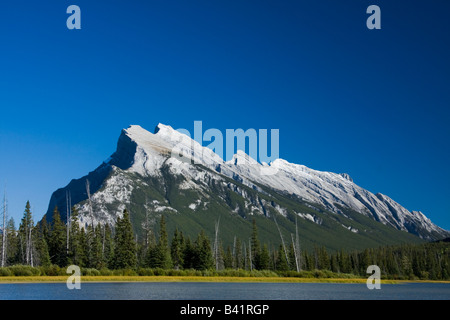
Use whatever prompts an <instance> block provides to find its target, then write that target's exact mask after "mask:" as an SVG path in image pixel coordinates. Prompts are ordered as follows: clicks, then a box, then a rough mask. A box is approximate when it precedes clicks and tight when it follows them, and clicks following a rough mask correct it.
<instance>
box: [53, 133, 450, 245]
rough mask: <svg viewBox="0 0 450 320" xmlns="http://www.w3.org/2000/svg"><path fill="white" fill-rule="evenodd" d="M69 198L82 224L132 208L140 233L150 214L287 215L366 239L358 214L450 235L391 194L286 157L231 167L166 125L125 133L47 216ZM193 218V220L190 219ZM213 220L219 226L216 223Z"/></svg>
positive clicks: (236, 159)
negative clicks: (151, 129) (89, 198)
mask: <svg viewBox="0 0 450 320" xmlns="http://www.w3.org/2000/svg"><path fill="white" fill-rule="evenodd" d="M180 154H182V155H184V156H180ZM86 180H89V183H90V189H91V194H92V201H93V203H94V204H93V205H92V206H93V210H92V211H93V212H94V213H95V217H90V216H89V215H90V214H89V212H90V211H89V202H88V201H86V200H87V193H86V191H85V190H84V191H83V188H84V189H85V184H86ZM143 190H144V191H143ZM69 192H70V194H71V197H72V200H73V204H75V205H76V206H77V207H78V209H79V211H80V217H81V221H82V223H109V224H113V223H114V221H115V218H116V217H117V216H120V215H121V212H122V211H123V209H124V208H125V207H130V206H131V207H133V208H134V211H136V213H135V216H134V219H135V223H134V225H135V229H136V231H139V228H140V224H142V219H143V216H144V215H146V214H148V212H150V215H151V216H152V217H153V218H155V217H156V216H157V215H158V214H168V215H173V217H172V218H173V225H175V224H176V221H178V222H180V221H184V223H185V224H187V225H193V228H194V225H195V224H197V225H205V223H206V221H197V217H195V216H191V215H192V214H193V213H198V212H206V213H210V216H205V220H213V218H217V217H216V214H217V212H220V214H222V215H226V214H229V215H237V216H240V217H241V218H242V219H244V220H245V219H247V220H248V218H249V217H265V218H266V220H269V221H271V219H272V217H273V216H274V215H280V216H282V217H284V218H285V219H286V220H288V221H290V222H291V224H292V222H293V221H294V220H296V218H299V219H298V220H302V223H303V225H305V223H313V224H315V225H316V226H321V225H320V223H322V224H324V223H325V222H326V223H330V224H333V225H334V224H336V223H337V222H336V221H338V220H339V221H340V220H342V219H344V220H345V224H343V223H341V225H344V228H346V229H347V230H349V231H350V232H351V233H354V234H358V233H359V235H362V234H364V233H365V232H366V231H364V226H362V225H359V224H358V223H356V221H357V220H358V219H362V218H360V217H357V216H355V214H356V213H358V214H361V215H363V216H365V217H367V218H369V219H371V220H374V221H376V222H378V223H380V224H382V225H385V226H387V227H389V228H392V229H395V230H398V231H401V232H406V233H409V234H412V235H414V236H417V237H419V238H421V239H423V240H438V239H440V238H445V237H446V236H448V235H449V234H450V233H449V232H448V231H446V230H443V229H442V228H440V227H438V226H436V225H435V224H433V223H432V222H431V221H430V220H429V219H428V218H427V217H426V216H425V215H424V214H423V213H421V212H418V211H408V210H407V209H405V208H404V207H402V206H401V205H400V204H398V203H397V202H395V201H394V200H392V199H391V198H389V197H388V196H386V195H384V194H381V193H377V194H373V193H371V192H370V191H368V190H365V189H363V188H361V187H359V186H358V185H356V184H355V183H354V182H353V179H352V178H351V177H350V176H349V175H348V174H345V173H344V174H342V173H340V174H338V173H332V172H325V171H317V170H314V169H310V168H308V167H306V166H303V165H299V164H294V163H290V162H288V161H286V160H283V159H276V160H274V161H272V162H271V163H269V164H265V163H262V164H261V163H259V162H257V161H256V160H254V159H252V158H250V157H249V156H248V155H247V154H245V153H244V152H243V151H238V152H237V153H236V154H235V155H234V156H233V157H232V159H231V160H229V161H224V160H223V159H222V158H221V157H220V156H218V155H217V154H216V153H214V152H213V151H212V150H211V149H209V148H207V147H203V146H202V145H201V144H200V143H198V142H197V141H195V140H192V139H190V138H189V137H187V136H186V135H184V134H182V133H180V132H178V131H176V130H174V129H173V128H172V127H170V126H167V125H163V124H158V125H157V126H156V128H155V130H154V133H150V132H149V131H147V130H145V129H143V128H142V127H140V126H136V125H133V126H130V127H128V128H127V129H123V130H122V132H121V135H120V137H119V140H118V143H117V149H116V151H115V152H114V153H113V154H112V155H111V157H110V158H109V159H108V160H107V161H105V162H104V163H102V164H101V165H100V166H99V167H98V168H97V169H95V170H94V171H92V172H90V173H89V174H88V175H87V176H85V177H82V178H80V179H74V180H72V181H71V182H70V183H69V184H68V185H67V186H66V187H64V188H61V189H58V190H57V191H55V192H54V193H53V195H52V197H51V200H50V203H49V208H48V212H47V217H49V219H50V220H51V214H52V211H53V208H54V206H55V205H57V206H58V207H59V208H60V211H61V212H62V216H63V217H65V214H64V213H65V207H66V194H67V193H69ZM270 199H272V200H270ZM276 199H278V200H276ZM292 199H294V200H292ZM291 201H294V202H293V203H291ZM187 202H189V203H187ZM91 203H92V202H91ZM306 208H310V210H307V209H306ZM214 210H215V211H214ZM222 212H223V213H222ZM350 212H351V213H350ZM182 215H184V216H183V217H182ZM188 216H189V217H190V218H189V219H191V221H187V220H188V219H187V217H188ZM267 218H268V219H267ZM132 219H133V217H132ZM169 220H170V219H169ZM192 220H195V221H196V222H195V223H194V222H193V221H192ZM260 221H264V222H262V223H267V221H265V220H261V219H260ZM280 221H281V220H280ZM324 221H325V222H324ZM364 221H365V224H372V223H371V222H369V220H364ZM209 222H210V223H209V224H210V225H214V221H209ZM235 223H237V222H235ZM271 224H273V222H272V221H271ZM357 224H358V225H357ZM231 225H232V224H231V223H230V230H232V229H233V228H232V226H231ZM269 225H270V224H269ZM352 225H353V226H352ZM321 227H323V225H322V226H321ZM195 228H197V227H195ZM270 228H272V229H273V226H271V227H270ZM334 228H336V226H334ZM371 228H373V229H374V230H375V229H377V227H371ZM380 228H381V227H380ZM369 229H370V228H369ZM289 230H292V225H290V224H289V223H287V224H286V227H285V228H284V229H283V231H284V232H285V234H289V232H290V231H289ZM318 230H319V231H320V229H318ZM273 232H275V236H271V235H267V237H268V238H270V239H272V240H273V241H275V239H276V238H277V237H278V238H279V236H278V235H276V233H277V231H276V229H274V231H273ZM321 232H322V231H320V233H321ZM389 232H390V231H389ZM268 233H269V232H268ZM350 236H351V237H353V236H354V235H350ZM366 237H368V238H370V235H366ZM399 237H400V238H401V237H402V236H399ZM370 239H371V238H370ZM305 240H307V239H305ZM380 241H381V240H380ZM319 242H320V241H319ZM325 242H326V241H325ZM381 242H382V241H381Z"/></svg>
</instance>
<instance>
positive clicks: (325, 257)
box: [0, 202, 450, 280]
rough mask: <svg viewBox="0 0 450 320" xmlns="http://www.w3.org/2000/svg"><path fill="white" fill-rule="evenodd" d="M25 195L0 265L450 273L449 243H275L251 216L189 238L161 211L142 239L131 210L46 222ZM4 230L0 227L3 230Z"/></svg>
mask: <svg viewBox="0 0 450 320" xmlns="http://www.w3.org/2000/svg"><path fill="white" fill-rule="evenodd" d="M30 208H31V206H30V203H29V202H27V204H26V206H25V211H24V215H23V218H22V220H21V222H20V225H19V228H18V229H16V228H15V225H14V220H13V219H10V220H9V222H8V223H7V225H6V226H5V228H3V233H5V236H4V237H3V236H2V237H1V238H0V243H1V245H0V249H1V250H2V255H1V256H0V257H1V258H2V261H1V263H2V264H1V266H12V265H29V266H44V267H45V266H51V265H57V266H59V267H61V268H62V267H66V266H68V265H71V264H74V265H78V266H80V267H82V268H93V269H97V270H101V269H110V270H115V269H137V268H159V269H175V270H182V269H195V270H211V269H215V270H223V269H239V270H241V269H242V270H250V271H252V270H272V271H275V272H277V273H279V274H285V275H286V274H294V275H295V274H296V273H297V274H298V273H299V272H302V271H314V270H326V271H331V272H333V273H343V274H353V275H357V276H363V277H366V276H367V273H366V270H367V267H368V266H369V265H378V266H379V267H380V269H381V272H382V275H383V276H385V277H389V278H395V279H430V280H449V279H450V243H448V242H436V243H423V244H404V245H397V246H385V247H379V248H371V249H365V250H363V251H351V252H348V251H345V250H340V251H337V252H329V251H327V250H326V249H325V247H323V246H315V247H314V248H313V249H312V250H300V246H299V244H298V242H297V241H294V239H293V238H292V243H290V245H286V243H285V242H283V241H282V244H280V245H279V246H273V245H272V246H270V247H269V245H268V244H261V242H260V240H259V237H258V228H257V225H256V221H255V220H253V225H252V232H251V236H250V237H249V239H246V240H245V241H243V240H241V239H239V238H238V237H235V238H234V241H233V244H232V245H228V246H226V248H224V246H223V245H222V243H221V242H220V239H219V238H218V237H217V234H218V232H217V231H218V224H217V225H216V238H215V239H214V241H213V242H212V241H211V239H210V238H209V237H208V236H207V234H206V233H205V231H203V230H202V231H200V232H199V233H198V234H197V236H196V237H195V238H194V239H191V238H190V237H189V236H185V235H184V234H183V232H182V231H181V230H178V229H175V231H174V233H173V235H172V237H171V239H169V235H168V233H167V230H166V222H165V218H164V215H162V216H161V219H160V221H159V232H158V234H157V235H156V233H155V232H153V231H152V230H151V229H150V228H147V229H146V232H145V234H144V236H143V237H142V239H138V238H137V236H136V235H135V233H134V232H133V228H132V224H131V221H130V215H129V212H128V211H127V210H124V212H123V215H122V216H121V217H118V218H117V220H116V223H115V225H114V226H113V227H112V226H109V225H108V224H105V225H101V224H97V225H95V226H94V225H93V224H91V225H87V226H85V227H80V224H79V221H78V212H77V209H76V208H75V207H73V208H72V211H71V212H72V213H71V216H70V219H69V223H66V222H64V221H62V219H61V216H60V213H59V210H58V208H57V207H55V209H54V211H53V219H52V222H51V223H48V222H47V219H46V217H45V216H44V218H43V219H42V220H41V221H40V222H39V223H37V224H34V221H33V217H32V212H31V209H30ZM2 235H3V234H2Z"/></svg>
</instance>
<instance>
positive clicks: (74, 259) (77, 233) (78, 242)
mask: <svg viewBox="0 0 450 320" xmlns="http://www.w3.org/2000/svg"><path fill="white" fill-rule="evenodd" d="M71 213H72V214H71V216H70V242H69V257H68V263H70V264H74V265H77V266H83V265H84V264H83V255H84V254H83V251H84V248H83V245H84V243H83V242H84V239H83V240H82V239H81V228H80V226H79V224H78V210H77V208H76V207H72V210H71Z"/></svg>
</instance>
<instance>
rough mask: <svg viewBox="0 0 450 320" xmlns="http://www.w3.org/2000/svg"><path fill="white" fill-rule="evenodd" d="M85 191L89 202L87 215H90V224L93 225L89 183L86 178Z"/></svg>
mask: <svg viewBox="0 0 450 320" xmlns="http://www.w3.org/2000/svg"><path fill="white" fill-rule="evenodd" d="M86 193H87V196H88V202H89V216H90V217H91V222H92V226H94V215H93V213H92V199H91V184H90V183H89V180H88V179H86Z"/></svg>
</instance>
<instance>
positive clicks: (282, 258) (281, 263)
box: [276, 244, 289, 271]
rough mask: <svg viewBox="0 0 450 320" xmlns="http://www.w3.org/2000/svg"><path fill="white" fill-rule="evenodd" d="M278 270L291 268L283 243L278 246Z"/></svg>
mask: <svg viewBox="0 0 450 320" xmlns="http://www.w3.org/2000/svg"><path fill="white" fill-rule="evenodd" d="M276 270H278V271H288V270H289V265H288V262H287V260H286V255H285V254H284V249H283V246H282V245H281V244H280V247H279V248H278V254H277V262H276Z"/></svg>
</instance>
